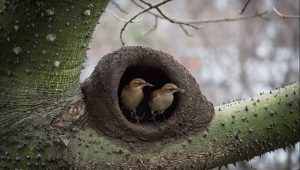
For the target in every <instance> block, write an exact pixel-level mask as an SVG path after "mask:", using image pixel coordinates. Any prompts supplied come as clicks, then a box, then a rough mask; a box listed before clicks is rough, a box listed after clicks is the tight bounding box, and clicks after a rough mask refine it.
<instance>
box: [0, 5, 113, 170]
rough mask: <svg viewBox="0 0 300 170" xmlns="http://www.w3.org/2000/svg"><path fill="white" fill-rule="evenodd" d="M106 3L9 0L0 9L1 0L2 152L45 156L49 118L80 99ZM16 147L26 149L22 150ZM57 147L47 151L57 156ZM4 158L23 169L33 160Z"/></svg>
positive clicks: (49, 137)
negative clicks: (87, 55)
mask: <svg viewBox="0 0 300 170" xmlns="http://www.w3.org/2000/svg"><path fill="white" fill-rule="evenodd" d="M108 2H109V1H108V0H102V1H96V0H90V1H72V0H63V1H53V0H45V1H38V0H27V1H19V0H7V1H5V7H4V8H2V7H3V3H4V1H2V0H1V3H0V6H1V10H0V11H1V12H0V85H1V90H0V136H1V138H0V146H1V147H0V150H1V153H4V155H6V156H8V155H10V156H12V155H13V157H14V158H16V157H18V159H19V158H20V159H22V160H23V159H24V158H25V157H26V156H28V157H36V156H37V154H40V155H39V156H38V157H40V156H44V155H45V154H46V155H48V153H46V152H44V151H42V150H41V149H44V148H45V147H44V145H53V143H54V142H53V141H55V140H58V139H57V135H56V134H55V133H54V132H55V131H53V130H49V123H50V122H51V120H53V118H55V117H56V116H57V115H59V114H62V113H63V112H65V111H66V108H68V105H70V104H71V103H74V102H76V101H78V100H80V99H82V94H81V89H80V83H79V75H80V70H81V64H82V62H83V60H84V56H85V52H86V50H87V45H88V43H89V40H90V38H91V35H92V32H93V29H94V28H95V26H96V24H97V23H98V20H99V18H100V16H101V14H102V12H103V10H104V9H105V7H106V6H107V4H108ZM23 146H24V147H23ZM25 146H26V147H25ZM15 147H20V148H26V149H22V153H21V151H18V150H17V149H16V148H15ZM5 152H7V154H5ZM38 152H39V153H38ZM59 152H61V151H60V150H59V149H56V148H55V149H54V150H51V151H50V152H49V153H51V155H53V156H56V155H57V153H59ZM29 153H30V154H29ZM14 154H17V156H16V155H14ZM9 159H13V158H10V157H9ZM38 159H39V160H43V159H40V158H38ZM53 159H54V158H53ZM28 160H30V159H28ZM5 162H6V163H3V162H1V163H0V164H1V165H2V166H4V167H5V166H9V167H12V164H13V163H18V166H20V167H23V168H24V166H25V167H27V163H28V166H31V165H32V164H34V161H27V163H25V162H23V161H20V160H18V161H16V160H14V161H9V163H7V161H5ZM40 162H42V161H40Z"/></svg>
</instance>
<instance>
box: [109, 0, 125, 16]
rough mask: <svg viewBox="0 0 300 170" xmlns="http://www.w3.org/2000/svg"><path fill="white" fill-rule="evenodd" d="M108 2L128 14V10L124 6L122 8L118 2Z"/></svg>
mask: <svg viewBox="0 0 300 170" xmlns="http://www.w3.org/2000/svg"><path fill="white" fill-rule="evenodd" d="M110 3H111V4H113V5H114V6H115V7H116V8H117V9H118V10H119V11H121V12H122V13H124V14H128V12H127V11H126V10H125V9H124V8H122V7H121V6H120V5H119V4H118V3H116V2H115V1H110Z"/></svg>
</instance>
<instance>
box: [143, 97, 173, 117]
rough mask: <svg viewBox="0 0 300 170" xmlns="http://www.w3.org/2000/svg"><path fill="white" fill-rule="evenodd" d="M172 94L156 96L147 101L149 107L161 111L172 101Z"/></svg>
mask: <svg viewBox="0 0 300 170" xmlns="http://www.w3.org/2000/svg"><path fill="white" fill-rule="evenodd" d="M173 98H174V97H173V95H166V96H161V95H160V96H157V97H155V98H153V99H152V101H151V102H150V103H149V105H150V108H151V109H152V110H153V111H156V112H158V113H163V112H164V111H165V110H166V109H167V108H169V107H170V106H171V104H172V102H173Z"/></svg>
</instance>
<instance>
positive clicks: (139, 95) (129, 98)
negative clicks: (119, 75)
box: [121, 78, 153, 123]
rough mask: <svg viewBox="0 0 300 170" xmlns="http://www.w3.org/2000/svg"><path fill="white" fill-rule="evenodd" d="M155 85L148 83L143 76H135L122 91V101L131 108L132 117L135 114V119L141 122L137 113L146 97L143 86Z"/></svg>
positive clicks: (126, 106)
mask: <svg viewBox="0 0 300 170" xmlns="http://www.w3.org/2000/svg"><path fill="white" fill-rule="evenodd" d="M145 86H150V87H152V86H153V85H152V84H150V83H147V82H146V81H145V80H143V79H141V78H135V79H133V80H131V81H130V83H129V84H128V85H126V86H124V87H123V89H122V92H121V103H122V105H123V106H124V107H125V108H126V109H128V110H130V113H131V117H133V115H134V116H135V119H136V120H137V121H138V123H139V119H138V117H137V115H136V108H137V107H138V105H139V104H140V103H141V101H142V100H143V98H144V92H143V87H145Z"/></svg>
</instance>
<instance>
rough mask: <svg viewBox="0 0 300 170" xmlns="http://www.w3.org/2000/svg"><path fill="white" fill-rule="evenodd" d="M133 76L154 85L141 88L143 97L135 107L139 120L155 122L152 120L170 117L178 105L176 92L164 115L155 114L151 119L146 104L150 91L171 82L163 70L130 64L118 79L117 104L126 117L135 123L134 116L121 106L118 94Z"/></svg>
mask: <svg viewBox="0 0 300 170" xmlns="http://www.w3.org/2000/svg"><path fill="white" fill-rule="evenodd" d="M134 78H142V79H144V80H145V81H146V82H148V83H151V84H153V85H154V87H144V88H143V92H144V98H143V100H142V102H141V103H140V105H139V106H138V107H137V109H136V114H137V116H138V117H139V122H140V123H142V124H143V123H147V122H151V123H156V122H154V121H157V122H164V121H165V119H168V118H169V117H171V116H172V113H173V112H174V110H175V109H176V106H177V105H178V100H179V96H178V95H177V94H176V93H175V94H174V100H173V103H172V105H171V106H170V107H169V108H168V109H167V110H166V111H165V112H164V115H159V114H156V116H155V119H153V117H152V115H151V113H150V107H149V105H148V101H149V100H150V94H151V92H153V91H154V90H157V89H159V88H161V87H162V86H163V85H164V84H166V83H172V81H171V80H170V78H169V77H168V76H167V75H166V74H165V73H164V72H163V71H161V70H160V69H157V68H153V67H147V66H131V67H129V68H127V69H126V71H125V72H124V74H123V76H122V78H121V80H120V84H119V89H118V96H119V105H120V108H121V110H122V112H123V114H124V116H125V117H126V119H127V120H128V121H130V122H132V123H137V120H136V118H134V117H132V116H131V113H130V111H129V110H127V109H125V108H124V107H122V104H121V102H120V94H121V91H122V89H123V87H124V86H126V85H128V84H129V82H130V81H131V80H133V79H134Z"/></svg>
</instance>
